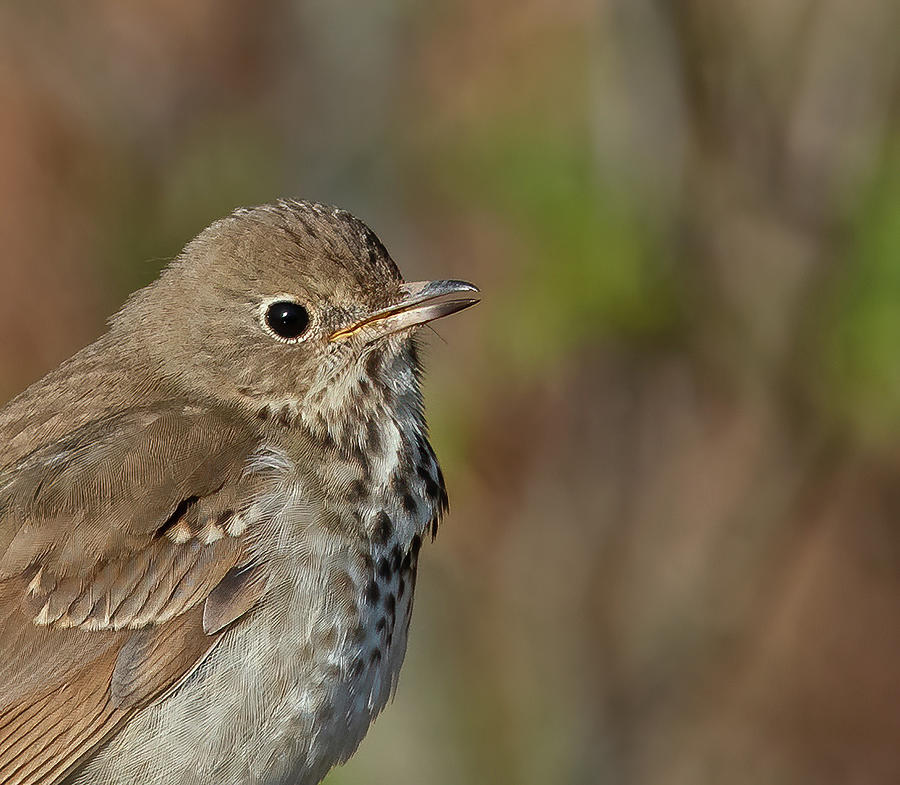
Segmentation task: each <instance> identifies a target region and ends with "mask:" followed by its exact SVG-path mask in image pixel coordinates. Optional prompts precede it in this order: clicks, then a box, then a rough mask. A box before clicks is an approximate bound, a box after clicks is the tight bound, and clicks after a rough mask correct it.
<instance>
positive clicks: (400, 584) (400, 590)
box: [397, 573, 406, 600]
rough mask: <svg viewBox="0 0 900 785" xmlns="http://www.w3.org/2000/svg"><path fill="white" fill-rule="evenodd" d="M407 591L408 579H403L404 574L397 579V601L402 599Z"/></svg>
mask: <svg viewBox="0 0 900 785" xmlns="http://www.w3.org/2000/svg"><path fill="white" fill-rule="evenodd" d="M405 591H406V579H405V578H404V577H403V573H400V577H399V578H398V579H397V599H398V600H399V599H402V598H403V594H404V592H405Z"/></svg>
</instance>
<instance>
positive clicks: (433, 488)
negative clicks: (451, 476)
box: [416, 464, 441, 501]
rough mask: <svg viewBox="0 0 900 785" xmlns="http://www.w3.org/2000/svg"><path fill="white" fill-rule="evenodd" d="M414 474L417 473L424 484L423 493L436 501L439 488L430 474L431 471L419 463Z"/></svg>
mask: <svg viewBox="0 0 900 785" xmlns="http://www.w3.org/2000/svg"><path fill="white" fill-rule="evenodd" d="M416 474H418V475H419V477H420V478H421V479H422V482H423V483H424V484H425V495H426V496H428V498H429V499H432V500H433V501H438V500H439V498H440V494H441V488H440V486H439V485H438V484H437V483H436V482H435V480H434V477H432V476H431V472H430V471H429V470H428V469H427V468H426V467H425V466H422V465H421V464H420V465H419V467H418V468H417V469H416Z"/></svg>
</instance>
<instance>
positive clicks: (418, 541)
mask: <svg viewBox="0 0 900 785" xmlns="http://www.w3.org/2000/svg"><path fill="white" fill-rule="evenodd" d="M421 547H422V538H421V537H420V536H419V535H418V534H415V535H413V538H412V542H411V543H410V544H409V549H410V550H411V551H412V553H413V556H418V555H419V550H420V549H421Z"/></svg>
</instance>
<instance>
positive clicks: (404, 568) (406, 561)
mask: <svg viewBox="0 0 900 785" xmlns="http://www.w3.org/2000/svg"><path fill="white" fill-rule="evenodd" d="M411 564H412V551H407V552H406V556H404V557H403V563H402V564H401V565H400V574H401V575H405V574H406V573H408V572H409V567H410V565H411Z"/></svg>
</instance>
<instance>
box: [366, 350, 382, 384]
mask: <svg viewBox="0 0 900 785" xmlns="http://www.w3.org/2000/svg"><path fill="white" fill-rule="evenodd" d="M381 360H382V352H381V349H372V351H370V352H369V356H368V357H366V373H367V374H369V376H370V377H372V378H373V379H376V380H377V379H378V378H379V376H380V371H381Z"/></svg>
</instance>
